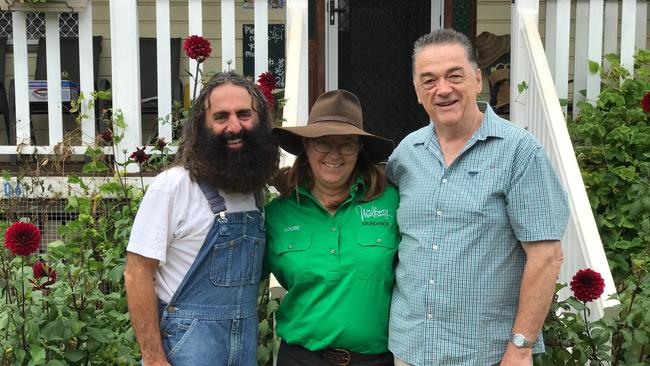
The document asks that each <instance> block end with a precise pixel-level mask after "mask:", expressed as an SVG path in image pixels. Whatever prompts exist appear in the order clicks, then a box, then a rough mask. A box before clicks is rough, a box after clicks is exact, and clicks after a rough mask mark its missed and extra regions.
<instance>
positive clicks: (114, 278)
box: [108, 264, 124, 283]
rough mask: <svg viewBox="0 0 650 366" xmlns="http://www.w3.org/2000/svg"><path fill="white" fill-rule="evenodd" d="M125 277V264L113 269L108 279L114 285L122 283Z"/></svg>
mask: <svg viewBox="0 0 650 366" xmlns="http://www.w3.org/2000/svg"><path fill="white" fill-rule="evenodd" d="M123 277H124V264H119V265H117V266H115V267H113V269H111V270H110V272H109V273H108V278H109V279H110V280H111V282H113V283H120V282H121V281H122V278H123Z"/></svg>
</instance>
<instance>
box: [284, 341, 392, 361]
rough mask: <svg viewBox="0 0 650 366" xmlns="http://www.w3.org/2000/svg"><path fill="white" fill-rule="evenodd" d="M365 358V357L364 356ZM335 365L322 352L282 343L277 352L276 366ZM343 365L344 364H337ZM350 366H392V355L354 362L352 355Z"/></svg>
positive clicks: (353, 355) (387, 353)
mask: <svg viewBox="0 0 650 366" xmlns="http://www.w3.org/2000/svg"><path fill="white" fill-rule="evenodd" d="M366 357H367V356H366ZM332 365H337V363H333V362H331V361H329V360H328V358H327V356H325V355H324V354H323V351H310V350H308V349H306V348H304V347H301V346H298V345H293V344H287V343H286V342H284V341H282V342H281V343H280V350H279V351H278V363H277V366H332ZM339 365H345V363H339ZM348 365H350V366H393V354H392V353H390V352H386V353H382V354H380V355H377V357H376V358H374V359H371V360H355V354H354V353H353V354H352V357H351V360H350V363H349V364H348Z"/></svg>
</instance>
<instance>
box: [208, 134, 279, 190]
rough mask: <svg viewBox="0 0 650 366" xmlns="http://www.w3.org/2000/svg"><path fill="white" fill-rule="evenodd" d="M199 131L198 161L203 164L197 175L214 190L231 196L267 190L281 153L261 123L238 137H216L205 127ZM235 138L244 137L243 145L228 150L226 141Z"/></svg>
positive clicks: (227, 135)
mask: <svg viewBox="0 0 650 366" xmlns="http://www.w3.org/2000/svg"><path fill="white" fill-rule="evenodd" d="M198 132H199V134H198V137H197V144H198V146H200V147H201V148H199V149H198V151H197V155H199V156H196V158H197V159H201V160H202V161H203V164H201V165H202V169H201V170H202V171H200V172H196V175H197V176H198V177H199V179H202V180H205V181H207V182H208V183H210V184H211V185H212V186H213V187H215V188H217V189H220V190H222V191H225V192H230V193H253V192H257V191H259V190H260V189H262V188H264V187H265V186H266V184H267V182H268V181H269V179H270V178H271V176H272V175H273V174H274V173H275V172H276V169H277V163H278V154H279V150H278V147H277V145H276V144H275V143H274V142H273V139H272V137H271V131H270V130H269V129H268V128H267V127H266V126H265V125H264V124H262V123H260V122H259V121H258V122H257V123H256V124H255V126H254V127H253V128H252V129H250V130H246V129H242V130H241V131H240V133H238V134H230V133H222V134H215V133H213V132H212V131H210V130H208V128H207V127H206V126H205V125H204V124H201V127H200V131H198ZM234 138H241V139H242V140H243V142H244V146H242V147H241V148H239V149H237V150H234V149H230V148H228V146H227V143H226V141H227V140H228V139H234Z"/></svg>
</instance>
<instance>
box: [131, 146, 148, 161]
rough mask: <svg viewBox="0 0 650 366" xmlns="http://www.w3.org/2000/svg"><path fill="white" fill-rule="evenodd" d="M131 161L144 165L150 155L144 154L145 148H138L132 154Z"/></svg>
mask: <svg viewBox="0 0 650 366" xmlns="http://www.w3.org/2000/svg"><path fill="white" fill-rule="evenodd" d="M131 159H133V160H134V161H135V162H136V163H138V164H144V163H146V162H147V160H149V155H147V153H145V152H144V147H143V148H142V149H140V148H139V147H136V148H135V151H134V152H132V153H131Z"/></svg>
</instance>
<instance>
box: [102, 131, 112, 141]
mask: <svg viewBox="0 0 650 366" xmlns="http://www.w3.org/2000/svg"><path fill="white" fill-rule="evenodd" d="M100 136H101V137H102V140H104V142H107V143H113V133H112V132H111V130H104V131H103V132H102V133H101V134H100Z"/></svg>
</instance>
